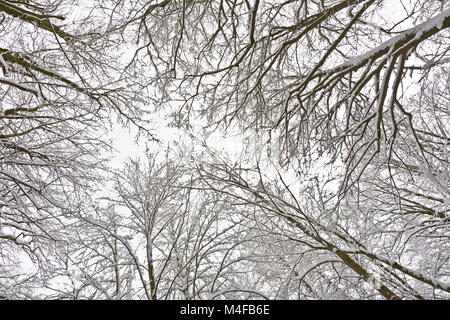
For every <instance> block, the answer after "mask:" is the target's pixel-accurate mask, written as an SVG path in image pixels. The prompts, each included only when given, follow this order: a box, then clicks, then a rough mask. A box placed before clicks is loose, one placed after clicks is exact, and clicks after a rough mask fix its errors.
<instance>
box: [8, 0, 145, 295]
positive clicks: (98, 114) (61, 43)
mask: <svg viewBox="0 0 450 320" xmlns="http://www.w3.org/2000/svg"><path fill="white" fill-rule="evenodd" d="M85 4H86V3H84V2H83V1H79V2H74V1H52V0H49V1H46V0H43V1H38V2H36V1H34V2H30V1H27V0H21V1H7V0H5V1H0V14H1V19H0V20H1V24H0V26H1V27H0V38H1V43H0V67H1V71H0V96H1V98H0V148H1V154H0V195H1V200H0V257H1V258H0V259H1V262H0V265H1V270H2V274H5V275H6V278H2V280H1V281H0V296H3V297H9V298H13V297H26V296H27V295H30V294H32V293H31V291H30V292H27V290H26V285H25V284H24V283H25V282H26V279H25V278H27V279H28V280H29V279H35V278H36V277H38V276H39V277H40V278H41V279H42V278H43V279H47V280H48V278H49V277H50V276H49V274H51V271H49V270H53V269H54V268H56V266H54V265H53V262H52V259H51V257H52V256H53V253H54V251H55V250H57V249H56V248H57V247H58V246H64V245H65V243H66V242H65V240H64V238H65V237H66V236H67V235H66V233H65V232H64V226H65V224H66V223H68V222H70V215H71V214H72V213H76V212H78V211H79V210H81V209H82V207H83V201H84V198H85V197H87V193H89V192H93V191H92V190H95V189H91V188H92V187H93V182H95V180H96V179H99V177H100V175H99V172H98V169H100V168H101V167H102V165H101V163H102V156H101V153H102V152H105V150H108V148H109V146H108V141H107V140H106V139H105V138H102V134H103V135H104V134H105V133H106V129H107V122H105V120H108V119H109V118H112V115H113V114H114V112H116V113H117V114H119V115H121V116H122V119H123V120H124V121H128V120H130V121H133V120H134V119H133V115H132V113H131V112H135V111H136V110H137V109H136V108H135V106H136V105H137V104H138V103H139V101H137V99H133V95H134V90H135V88H134V87H133V83H132V82H131V81H127V80H126V78H127V77H128V76H127V74H122V75H120V74H118V72H120V71H121V70H120V69H119V68H118V66H119V57H120V55H119V53H118V52H117V50H118V49H117V48H118V46H117V41H116V40H115V39H114V37H115V36H114V34H113V33H112V32H110V31H109V30H108V27H105V26H104V19H105V18H106V16H105V15H104V14H102V10H100V9H99V8H97V9H96V10H91V11H90V10H89V9H88V8H84V7H83V5H85ZM115 48H116V49H115ZM133 100H136V101H134V102H133ZM26 256H28V258H29V259H31V261H32V264H35V266H36V267H33V268H31V270H29V271H30V272H31V274H33V275H36V277H34V276H26V277H25V276H23V274H24V271H23V268H22V267H23V265H24V262H23V261H24V259H25V261H26V260H27V259H28V258H25V257H26ZM45 270H47V271H45ZM47 272H48V273H47ZM25 274H26V273H25ZM7 278H10V279H9V280H8V279H7ZM33 281H35V280H33ZM17 286H19V287H20V288H19V289H20V290H19V291H17V292H16V291H15V290H16V287H17ZM34 286H37V287H38V288H39V285H36V284H34V285H32V287H34Z"/></svg>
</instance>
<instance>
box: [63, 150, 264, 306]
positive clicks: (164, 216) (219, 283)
mask: <svg viewBox="0 0 450 320" xmlns="http://www.w3.org/2000/svg"><path fill="white" fill-rule="evenodd" d="M196 179H197V178H196V177H194V176H193V175H192V174H190V173H189V172H188V171H186V169H185V168H183V166H181V165H179V164H178V165H177V164H176V163H175V162H174V161H173V160H170V159H168V158H167V157H161V156H157V155H148V157H147V158H146V159H145V160H144V162H141V161H129V162H128V164H127V166H126V167H125V168H124V169H123V170H122V171H121V172H117V173H116V174H115V175H114V177H113V181H114V185H115V187H114V189H115V190H114V192H113V193H112V194H111V195H110V196H108V197H107V198H105V199H103V201H102V202H103V205H101V206H99V207H98V208H97V210H96V212H95V213H91V215H88V214H86V213H84V214H83V215H81V216H80V223H79V225H77V229H78V230H80V231H79V236H80V237H79V239H78V240H75V242H74V243H75V245H74V246H73V249H72V250H73V251H72V252H71V253H70V254H69V255H68V256H69V257H71V263H70V266H69V269H70V270H71V272H70V273H69V274H66V277H68V279H77V280H76V281H74V283H73V285H68V286H67V287H66V288H65V289H64V290H61V291H62V292H64V293H63V295H62V297H66V298H67V297H70V298H74V299H80V298H88V299H149V300H156V299H161V300H166V299H186V300H191V299H216V298H222V299H224V298H228V299H230V298H234V299H237V298H252V297H256V298H262V297H264V294H263V293H260V292H259V290H258V287H257V286H255V284H254V281H252V279H251V276H250V275H247V274H246V273H247V272H250V270H251V268H250V266H251V263H250V261H249V260H250V258H251V255H249V254H248V252H246V250H245V248H246V243H248V242H250V241H252V240H253V239H252V238H251V237H250V236H248V235H247V234H246V233H243V232H242V231H243V230H244V229H245V227H244V226H243V225H242V221H241V220H240V217H239V215H237V214H235V213H233V208H231V207H230V206H229V205H227V204H226V203H222V202H221V201H220V199H218V198H217V196H216V195H215V194H212V193H210V192H209V191H207V190H206V189H205V187H204V186H203V184H202V183H201V182H199V181H195V180H196ZM68 282H69V281H68ZM60 297H61V296H60Z"/></svg>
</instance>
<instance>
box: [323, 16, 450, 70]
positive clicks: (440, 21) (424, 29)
mask: <svg viewBox="0 0 450 320" xmlns="http://www.w3.org/2000/svg"><path fill="white" fill-rule="evenodd" d="M446 19H450V9H447V10H446V11H444V12H442V13H441V14H439V15H437V16H435V17H434V18H431V19H430V20H428V21H426V22H424V23H421V24H419V25H418V26H416V27H413V28H410V29H408V30H406V31H404V32H403V33H401V34H399V35H397V36H395V37H393V38H391V39H390V40H388V41H386V42H384V43H382V44H381V45H379V46H378V47H376V48H374V49H372V50H370V51H368V52H366V53H365V54H363V55H360V56H357V57H354V58H352V59H350V60H349V61H347V62H345V63H343V64H341V65H340V66H338V67H336V68H333V69H330V70H328V71H326V73H327V74H333V73H335V72H338V71H340V70H345V69H348V68H354V67H359V66H361V65H362V64H364V63H366V62H367V61H369V60H370V59H371V58H374V57H376V56H377V54H381V53H383V52H385V51H386V50H392V49H393V48H395V45H396V44H399V43H401V42H402V41H405V40H407V39H420V38H421V37H422V36H423V35H424V34H427V33H428V32H430V31H431V30H433V29H435V28H437V29H439V30H441V29H442V28H443V26H444V22H445V20H446Z"/></svg>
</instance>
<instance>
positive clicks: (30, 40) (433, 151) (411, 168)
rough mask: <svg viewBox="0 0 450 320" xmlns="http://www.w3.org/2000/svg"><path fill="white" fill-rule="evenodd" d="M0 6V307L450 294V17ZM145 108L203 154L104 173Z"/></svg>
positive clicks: (229, 4)
mask: <svg viewBox="0 0 450 320" xmlns="http://www.w3.org/2000/svg"><path fill="white" fill-rule="evenodd" d="M0 11H1V13H2V14H3V15H2V17H1V26H2V27H3V28H2V29H0V33H1V36H2V38H1V39H2V44H1V45H0V57H1V58H0V65H1V67H2V71H1V72H2V76H1V78H0V86H1V87H0V88H1V89H2V90H3V91H2V93H1V94H2V100H1V102H2V112H3V113H1V114H0V120H1V121H2V123H1V126H2V127H1V128H2V129H1V132H0V143H1V146H2V148H3V149H2V153H1V154H0V157H1V158H0V159H1V162H0V194H1V198H0V201H2V202H1V204H0V206H1V207H0V222H1V224H0V252H1V253H2V254H1V256H0V257H1V258H2V259H3V261H2V262H1V263H0V268H2V269H1V271H3V272H4V273H5V274H8V276H9V279H7V278H5V279H3V278H2V280H1V281H0V297H4V298H14V297H34V294H35V293H36V292H39V290H34V289H33V287H37V286H39V287H43V288H46V290H50V291H46V292H42V290H41V293H42V295H44V296H48V297H65V298H75V299H77V298H90V299H104V298H106V299H113V298H117V299H123V298H137V299H144V298H145V299H173V298H183V299H203V298H207V297H209V298H243V297H245V298H262V297H264V298H273V299H278V298H289V299H291V298H300V299H317V298H319V299H320V298H343V299H369V298H386V299H447V298H448V296H449V290H450V289H449V288H450V287H449V283H450V274H449V272H448V270H449V261H448V256H447V255H446V251H448V250H447V248H448V245H449V242H448V222H449V221H448V210H449V203H450V202H449V191H448V190H449V186H450V185H449V181H450V178H449V171H448V165H449V158H448V154H449V148H448V146H449V138H448V132H449V125H448V123H449V121H448V120H449V114H448V110H447V109H448V108H447V105H448V102H449V93H450V92H449V86H448V84H449V80H450V78H449V76H448V74H449V69H448V63H449V62H450V59H449V46H448V43H449V33H448V30H449V29H448V28H449V27H450V7H449V4H448V2H445V1H438V0H431V1H430V0H401V1H383V0H345V1H344V0H326V1H325V0H321V1H316V0H311V1H305V0H302V1H290V0H288V1H270V0H269V1H259V0H254V1H247V0H244V1H240V0H220V1H207V0H189V1H188V0H161V1H159V2H156V1H142V0H137V1H127V0H119V1H110V0H102V1H97V2H95V3H87V2H84V1H78V2H75V3H74V2H68V1H67V2H66V1H52V0H46V1H44V0H42V1H39V3H30V2H29V1H26V0H21V1H9V0H5V1H3V0H0ZM13 31H14V32H13ZM30 31H31V32H30ZM130 50H131V53H130ZM147 111H157V112H158V113H162V114H163V117H162V118H164V119H161V121H165V120H166V119H170V120H171V125H172V126H174V127H176V128H178V129H179V130H180V132H187V133H189V134H188V135H186V137H183V138H181V139H180V140H181V141H182V142H183V143H186V144H187V145H189V143H191V142H192V150H193V151H197V150H203V151H200V152H199V153H198V154H197V153H196V152H189V149H188V148H186V147H185V146H182V143H180V145H181V149H182V150H181V151H182V152H184V153H186V152H187V153H188V156H187V157H186V156H185V155H184V156H182V157H181V158H180V157H179V155H178V154H175V152H173V150H172V151H170V152H168V153H167V156H166V157H165V158H164V157H163V158H164V159H163V160H159V158H158V157H157V156H150V157H149V158H148V159H146V161H147V162H145V163H144V164H142V163H141V162H129V163H128V165H127V166H126V167H125V169H124V170H122V171H120V172H118V173H116V174H113V175H112V176H108V177H107V176H106V175H105V174H104V173H102V174H99V171H98V169H100V168H102V164H103V163H102V161H101V160H100V158H99V152H100V150H104V147H105V146H107V142H106V141H105V139H104V138H103V137H99V136H100V135H99V132H104V131H105V128H104V124H105V123H109V122H110V121H111V119H114V118H115V117H118V119H119V120H120V121H122V122H123V123H125V124H130V123H131V124H133V125H135V126H136V127H137V128H138V130H139V132H147V133H149V134H150V136H148V137H149V138H150V139H155V137H154V136H152V135H151V133H152V132H151V124H149V123H148V122H146V120H147V118H148V112H147ZM114 113H115V114H116V115H114ZM211 132H214V133H216V134H218V133H223V134H225V135H227V134H228V135H232V134H233V135H235V137H236V139H239V138H242V143H241V144H242V150H241V151H242V152H241V153H239V152H235V153H234V154H231V152H230V153H227V152H226V150H225V151H224V150H222V149H223V146H222V145H220V146H219V148H216V147H215V146H214V145H211V143H210V142H208V137H209V134H210V133H211ZM189 137H190V138H192V141H188V140H189ZM159 147H160V146H156V148H159ZM190 147H191V146H189V148H190ZM100 176H102V177H103V178H104V180H105V181H110V182H112V184H113V185H114V187H113V188H110V189H109V190H110V191H111V192H110V194H109V195H108V196H107V197H106V196H105V195H104V194H103V195H98V194H95V190H98V189H100V187H99V186H98V185H97V186H96V185H95V180H96V179H99V178H100ZM105 187H106V188H108V187H109V185H108V184H107V183H106V184H105V185H104V187H102V188H103V189H104V188H105ZM102 197H103V198H102ZM99 199H102V200H101V201H100V200H99ZM97 201H100V204H98V203H96V202H97ZM69 239H70V240H69ZM22 252H25V253H27V254H28V255H29V256H30V257H31V259H33V260H34V261H36V264H35V265H36V266H37V267H35V268H34V269H33V270H36V272H37V275H36V276H35V275H33V274H34V271H33V272H28V273H24V272H23V266H24V264H23V263H22V264H20V267H21V270H17V271H14V270H13V268H12V265H13V264H17V262H18V261H19V262H20V261H22V260H23V258H22V256H21V253H22ZM50 271H51V274H52V276H51V275H50ZM243 271H249V272H250V274H243V273H242V272H243ZM25 274H26V275H27V276H25ZM60 279H64V284H56V282H58V281H59V280H60ZM44 280H47V282H48V283H46V281H44ZM50 280H51V281H50ZM49 292H50V293H49Z"/></svg>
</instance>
